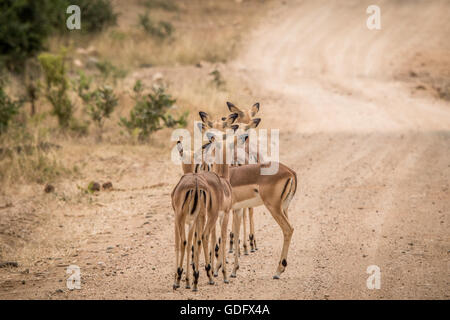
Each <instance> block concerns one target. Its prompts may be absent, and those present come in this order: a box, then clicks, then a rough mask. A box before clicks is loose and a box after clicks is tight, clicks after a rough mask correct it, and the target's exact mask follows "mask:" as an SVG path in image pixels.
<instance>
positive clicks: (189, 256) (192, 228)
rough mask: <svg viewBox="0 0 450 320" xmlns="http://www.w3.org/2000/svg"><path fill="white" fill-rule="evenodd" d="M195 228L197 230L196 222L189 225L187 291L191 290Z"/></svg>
mask: <svg viewBox="0 0 450 320" xmlns="http://www.w3.org/2000/svg"><path fill="white" fill-rule="evenodd" d="M195 228H196V223H195V221H194V222H192V223H191V224H190V225H189V233H188V240H187V245H186V289H190V288H191V284H190V274H191V271H190V270H191V254H192V253H191V252H192V237H193V235H194V230H195ZM189 251H191V252H189ZM192 260H194V259H192Z"/></svg>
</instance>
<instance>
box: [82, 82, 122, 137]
mask: <svg viewBox="0 0 450 320" xmlns="http://www.w3.org/2000/svg"><path fill="white" fill-rule="evenodd" d="M117 105H118V99H117V97H116V95H115V94H114V91H113V89H112V88H111V87H109V86H102V87H101V88H98V89H96V90H95V91H94V92H93V93H92V102H91V103H90V104H89V105H88V114H89V116H90V117H91V119H92V120H93V121H94V123H95V124H96V125H97V128H98V129H99V139H101V137H102V129H103V124H104V122H105V119H107V118H109V117H110V116H111V114H112V112H113V111H114V109H115V108H116V107H117Z"/></svg>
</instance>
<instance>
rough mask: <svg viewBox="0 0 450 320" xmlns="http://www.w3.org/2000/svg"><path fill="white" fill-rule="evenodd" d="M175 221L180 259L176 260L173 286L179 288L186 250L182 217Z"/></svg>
mask: <svg viewBox="0 0 450 320" xmlns="http://www.w3.org/2000/svg"><path fill="white" fill-rule="evenodd" d="M175 223H176V224H177V227H176V228H177V229H178V235H179V247H180V249H179V251H180V259H179V260H178V261H177V263H178V266H177V270H176V275H175V283H174V285H173V288H174V289H176V288H179V287H180V280H181V276H182V274H183V261H184V253H185V252H186V244H187V242H186V231H185V230H184V219H183V220H181V219H178V221H175Z"/></svg>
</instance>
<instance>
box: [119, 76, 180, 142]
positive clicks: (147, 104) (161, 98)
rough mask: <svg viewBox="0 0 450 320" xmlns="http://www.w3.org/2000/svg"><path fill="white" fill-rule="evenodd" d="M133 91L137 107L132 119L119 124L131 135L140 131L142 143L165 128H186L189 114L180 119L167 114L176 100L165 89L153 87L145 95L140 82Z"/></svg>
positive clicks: (131, 114)
mask: <svg viewBox="0 0 450 320" xmlns="http://www.w3.org/2000/svg"><path fill="white" fill-rule="evenodd" d="M133 90H134V93H135V97H134V100H135V105H134V107H133V109H132V110H131V111H130V119H126V118H121V119H120V122H119V124H120V125H122V126H124V127H125V128H127V130H128V131H129V132H130V133H133V132H136V131H138V133H137V134H138V138H139V140H140V141H143V140H144V139H145V138H147V137H148V136H149V135H150V134H152V133H153V132H155V131H158V130H161V129H163V128H164V127H168V128H172V127H175V126H177V125H179V126H183V127H184V126H186V124H187V123H186V119H187V116H188V113H187V112H186V113H184V114H183V115H181V117H180V118H178V119H175V118H173V117H172V116H171V115H170V114H168V113H167V112H168V110H169V109H170V108H171V107H172V106H173V104H174V103H175V102H176V100H175V99H172V97H171V95H169V94H167V93H166V92H165V88H164V87H153V91H152V93H150V94H147V95H143V94H142V91H143V88H142V83H141V82H140V81H139V80H138V81H137V82H136V84H135V86H134V89H133Z"/></svg>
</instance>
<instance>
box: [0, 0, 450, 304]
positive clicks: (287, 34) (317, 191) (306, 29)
mask: <svg viewBox="0 0 450 320" xmlns="http://www.w3.org/2000/svg"><path fill="white" fill-rule="evenodd" d="M369 4H371V3H369V2H367V3H365V2H364V1H362V2H361V1H348V2H346V3H345V4H341V5H338V4H337V2H333V3H330V2H329V1H326V2H323V3H321V2H319V1H286V2H285V4H284V5H283V6H281V7H278V8H276V9H274V10H273V11H272V12H271V13H270V15H269V16H268V17H266V18H265V19H264V21H263V23H262V25H261V27H260V28H259V29H257V30H254V32H253V34H252V35H251V37H250V40H249V41H248V42H247V43H246V46H245V47H244V48H243V50H242V52H243V54H242V55H241V56H240V57H239V58H238V59H237V60H236V61H235V62H233V63H231V64H230V66H229V68H230V70H232V71H231V72H234V73H235V74H236V76H237V77H240V78H242V79H244V80H243V81H245V82H246V84H247V85H248V86H249V88H251V90H252V94H253V95H254V96H255V97H258V98H257V99H258V100H259V101H260V102H261V110H262V111H261V112H262V115H261V117H262V118H263V127H266V128H280V129H281V133H280V136H281V146H280V152H281V161H282V162H283V163H285V164H287V165H289V166H290V167H292V168H293V169H294V170H296V172H297V175H298V178H299V189H298V193H297V195H296V197H295V199H294V201H293V202H292V204H291V208H290V210H289V212H290V213H289V215H290V220H291V223H292V225H293V226H294V228H295V231H294V235H293V238H292V244H291V247H290V251H289V256H288V267H287V270H286V272H285V273H284V274H283V275H282V278H281V280H278V281H275V280H272V275H273V273H274V271H275V269H276V265H277V262H278V257H279V254H280V251H281V244H282V234H281V231H280V229H279V228H278V226H277V225H276V224H275V222H274V220H273V219H272V217H271V216H270V214H269V213H268V212H267V210H265V209H263V208H258V209H256V216H257V221H256V225H257V229H256V237H257V240H258V245H259V250H258V251H257V252H256V253H253V254H251V255H250V256H242V257H241V268H240V270H239V272H238V278H236V279H232V280H231V283H230V284H229V285H224V284H223V283H222V282H221V281H217V282H216V284H215V285H214V286H209V285H207V284H206V279H205V277H204V275H203V277H202V276H201V285H200V291H199V292H198V293H192V292H190V291H188V290H186V289H180V290H177V291H176V292H174V291H172V289H171V284H172V272H173V263H174V256H173V254H174V253H173V245H172V243H173V226H172V211H171V208H170V204H169V203H170V202H169V197H170V191H171V189H172V187H173V185H174V183H175V182H176V181H177V179H178V178H179V169H178V168H174V167H173V166H172V165H167V164H165V160H166V159H167V155H161V156H157V159H156V160H152V161H150V160H144V161H143V160H140V161H139V160H137V159H135V160H136V164H135V166H134V167H132V169H131V170H130V171H129V172H131V173H130V174H128V175H127V176H124V177H121V179H122V180H121V181H120V183H121V186H122V187H123V188H124V189H127V190H128V191H126V192H112V193H108V194H102V195H100V196H99V197H100V198H99V201H100V202H101V203H103V204H104V205H102V206H100V207H98V208H95V209H90V210H85V211H83V212H79V211H78V210H77V209H76V208H73V209H71V210H70V212H67V209H65V208H64V207H59V208H55V219H56V221H55V222H54V224H55V225H57V224H58V223H59V221H64V219H66V220H67V219H72V220H73V221H74V222H75V223H77V224H79V225H80V228H81V229H83V228H85V229H86V230H90V232H91V233H90V236H89V238H85V239H76V240H75V239H74V246H75V247H76V250H77V254H76V255H74V256H73V257H71V258H70V259H66V260H65V261H61V262H58V263H59V265H60V266H59V267H58V265H57V264H53V265H52V267H47V266H45V265H43V266H42V267H41V270H40V271H41V275H40V277H37V276H36V273H34V275H31V274H30V275H28V276H26V275H17V276H16V277H13V278H11V280H9V283H8V286H9V287H8V286H5V283H4V284H3V288H2V290H1V291H0V298H2V297H14V298H32V297H40V298H53V299H55V298H75V299H78V298H82V299H83V298H138V299H186V298H193V299H196V298H207V299H214V298H218V299H230V298H234V299H249V298H251V299H253V298H262V299H265V298H268V299H310V298H314V299H323V298H325V299H336V298H354V299H365V298H385V299H388V298H399V299H407V298H441V299H442V298H445V299H448V298H449V296H450V290H449V288H450V286H449V279H450V277H449V271H450V270H449V250H450V231H449V230H450V229H449V223H450V219H449V213H450V191H449V190H450V185H449V184H450V131H449V130H450V105H449V103H448V102H445V101H444V100H438V99H436V98H434V97H431V96H427V95H415V94H413V93H412V92H411V90H410V89H409V88H408V86H407V85H406V84H405V83H404V82H403V81H401V80H398V79H397V78H396V77H395V74H396V72H397V71H398V70H399V69H401V68H402V67H403V64H404V62H405V61H406V60H407V58H408V57H410V56H413V54H414V52H415V50H419V51H420V50H422V52H427V53H429V52H434V51H439V52H442V51H443V52H450V47H449V43H448V41H446V40H448V39H449V38H450V24H449V22H448V16H449V11H450V3H449V2H448V1H414V2H406V1H386V2H381V3H380V4H379V5H380V7H381V14H382V29H381V30H379V31H370V30H368V29H367V28H366V24H365V20H366V18H367V14H366V13H365V10H366V8H367V6H368V5H369ZM447 67H448V66H447ZM144 185H147V186H149V185H150V187H148V188H143V189H140V188H139V186H144ZM136 186H138V187H136ZM133 188H134V189H133ZM55 229H57V228H55ZM93 230H95V231H93ZM55 232H57V231H55ZM229 261H230V262H231V256H229ZM98 262H102V263H100V264H98ZM70 263H75V264H77V265H79V266H80V267H81V270H82V275H83V288H82V290H78V291H74V292H69V291H67V289H65V283H64V282H65V279H66V274H65V266H66V265H67V264H70ZM369 265H377V266H379V267H380V269H381V275H382V278H381V289H380V290H368V289H367V288H366V279H367V277H368V274H366V268H367V267H368V266H369ZM229 268H231V266H230V267H229ZM37 269H39V267H37ZM37 271H39V270H37ZM24 277H28V278H26V280H27V282H26V284H25V285H21V284H20V283H19V281H20V279H23V278H24ZM33 277H34V278H33ZM218 279H219V280H220V278H218ZM58 288H61V289H63V292H57V291H55V290H57V289H58Z"/></svg>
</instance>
